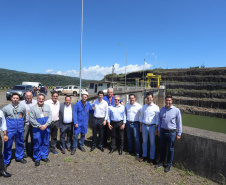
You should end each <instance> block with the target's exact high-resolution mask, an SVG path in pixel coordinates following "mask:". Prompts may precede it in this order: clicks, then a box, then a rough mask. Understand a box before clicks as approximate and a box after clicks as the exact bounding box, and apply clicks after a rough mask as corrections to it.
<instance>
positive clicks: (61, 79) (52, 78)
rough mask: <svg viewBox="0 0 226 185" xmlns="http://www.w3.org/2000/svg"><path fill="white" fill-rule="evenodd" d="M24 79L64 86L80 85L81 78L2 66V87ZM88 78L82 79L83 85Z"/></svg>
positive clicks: (47, 84)
mask: <svg viewBox="0 0 226 185" xmlns="http://www.w3.org/2000/svg"><path fill="white" fill-rule="evenodd" d="M23 81H30V82H41V83H42V84H43V85H46V86H53V85H55V86H58V85H61V86H64V85H69V84H71V85H72V84H73V85H79V78H77V77H68V76H62V75H53V74H38V73H26V72H21V71H15V70H8V69H2V68H0V87H13V86H14V85H19V84H22V82H23ZM87 82H88V81H87V80H82V87H86V86H87V85H88V83H87Z"/></svg>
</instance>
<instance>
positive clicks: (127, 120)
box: [126, 120, 139, 123]
mask: <svg viewBox="0 0 226 185" xmlns="http://www.w3.org/2000/svg"><path fill="white" fill-rule="evenodd" d="M126 121H127V122H129V123H137V122H139V121H128V120H126Z"/></svg>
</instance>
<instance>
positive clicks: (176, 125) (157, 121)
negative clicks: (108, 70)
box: [0, 88, 182, 177]
mask: <svg viewBox="0 0 226 185" xmlns="http://www.w3.org/2000/svg"><path fill="white" fill-rule="evenodd" d="M32 98H33V95H32V93H31V92H26V95H25V100H24V101H21V102H19V96H18V94H12V98H11V100H12V103H11V104H9V105H7V106H5V107H4V108H3V109H2V111H0V128H1V129H2V131H3V132H4V142H5V144H4V151H3V155H2V153H1V152H0V176H4V177H10V176H11V174H9V173H8V172H6V170H7V166H9V164H10V162H11V154H12V144H13V141H14V140H15V146H16V152H15V157H16V161H17V162H21V163H22V164H25V163H26V162H27V161H26V159H25V158H26V157H27V156H28V137H29V135H30V137H31V146H32V147H31V148H32V155H31V156H32V157H33V159H34V161H35V166H39V165H40V160H42V161H44V162H49V161H50V160H49V159H48V154H49V152H51V153H53V154H55V155H57V154H59V152H58V151H57V150H56V144H57V133H58V128H60V146H61V152H62V154H65V153H66V149H67V150H68V151H69V152H71V155H74V154H75V152H76V149H77V145H78V137H79V134H80V135H81V136H80V139H79V146H78V147H79V148H80V150H81V151H83V152H85V151H86V150H85V148H84V147H83V146H84V141H85V134H86V133H87V128H88V120H89V113H92V114H94V116H93V120H92V129H93V141H92V146H91V149H90V152H92V151H93V150H94V149H95V148H96V147H97V148H99V149H100V150H101V151H102V152H103V151H104V147H105V146H106V143H107V139H108V136H109V133H110V135H111V150H110V152H109V153H110V154H112V153H113V152H115V151H116V150H117V148H118V151H119V155H121V154H122V151H123V148H124V129H126V135H127V140H128V151H127V152H126V154H128V155H129V154H132V153H133V147H134V144H133V140H134V141H135V142H134V143H135V154H136V159H137V160H139V161H140V162H142V161H145V160H146V159H147V155H148V154H147V143H148V138H149V140H150V163H151V164H157V163H156V160H155V136H156V135H158V136H159V137H160V143H161V157H160V162H159V163H158V165H156V167H162V166H163V164H164V161H165V155H166V146H167V145H166V144H167V143H168V159H167V166H166V167H165V172H168V171H170V166H171V165H172V160H173V155H174V141H175V139H180V137H181V132H182V122H181V115H180V111H179V109H177V108H176V107H174V106H173V105H172V96H166V98H165V102H166V106H164V107H163V108H161V110H159V107H158V106H157V105H155V104H154V103H153V94H151V93H148V94H147V96H146V98H147V104H145V105H144V106H143V107H142V106H141V105H140V104H138V103H137V102H136V97H135V95H134V94H130V95H129V100H130V102H129V103H127V104H126V105H125V106H124V105H123V102H122V101H121V100H120V96H118V95H115V96H114V95H113V89H111V88H109V89H108V95H107V96H104V93H103V92H102V91H99V92H98V99H97V100H95V101H94V102H93V103H92V104H91V103H89V102H88V101H87V98H88V93H87V92H85V91H84V92H83V94H82V100H80V101H78V102H77V103H76V104H75V105H74V104H72V103H71V97H70V96H66V97H65V102H64V103H61V104H60V102H59V101H58V93H57V92H56V91H54V92H53V93H52V95H51V99H50V100H47V101H45V94H42V93H40V94H39V95H38V96H37V101H36V100H34V99H32ZM73 127H74V129H73ZM73 131H74V135H73ZM140 132H141V133H142V140H143V143H142V149H143V152H142V157H140V155H141V150H140V149H141V147H140ZM97 134H99V138H98V140H97ZM66 135H67V142H66V141H65V137H66ZM50 137H51V141H50V144H49V138H50ZM72 137H73V142H72ZM0 140H1V141H0V151H1V148H2V138H1V137H0ZM117 143H118V144H119V145H118V147H117Z"/></svg>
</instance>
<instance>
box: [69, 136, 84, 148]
mask: <svg viewBox="0 0 226 185" xmlns="http://www.w3.org/2000/svg"><path fill="white" fill-rule="evenodd" d="M78 135H79V134H74V137H73V145H72V150H76V148H77V145H78ZM84 141H85V134H83V133H81V137H80V139H79V146H80V147H81V148H82V147H83V145H84Z"/></svg>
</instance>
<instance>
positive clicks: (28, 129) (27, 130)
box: [24, 124, 34, 153]
mask: <svg viewBox="0 0 226 185" xmlns="http://www.w3.org/2000/svg"><path fill="white" fill-rule="evenodd" d="M29 135H30V137H31V148H32V150H33V147H34V143H33V127H32V125H31V124H29V125H26V124H25V125H24V152H27V151H28V136H29ZM32 153H33V152H32Z"/></svg>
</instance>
